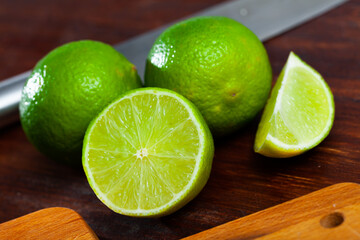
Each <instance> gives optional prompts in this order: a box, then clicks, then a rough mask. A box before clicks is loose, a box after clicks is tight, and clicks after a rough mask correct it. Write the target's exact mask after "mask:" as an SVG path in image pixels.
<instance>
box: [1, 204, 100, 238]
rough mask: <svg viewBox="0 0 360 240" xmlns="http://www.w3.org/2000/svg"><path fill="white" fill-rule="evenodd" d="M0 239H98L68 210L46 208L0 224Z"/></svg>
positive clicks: (79, 217)
mask: <svg viewBox="0 0 360 240" xmlns="http://www.w3.org/2000/svg"><path fill="white" fill-rule="evenodd" d="M0 239H11V240H17V239H19V240H20V239H21V240H32V239H37V240H42V239H48V240H50V239H77V240H95V239H98V238H97V237H96V235H95V234H94V232H93V231H92V230H91V228H90V227H89V226H88V225H87V223H86V222H85V221H84V219H83V218H82V217H81V216H80V215H79V214H78V213H76V212H75V211H73V210H71V209H68V208H60V207H54V208H46V209H42V210H39V211H37V212H33V213H30V214H27V215H25V216H22V217H19V218H16V219H13V220H11V221H8V222H5V223H2V224H0Z"/></svg>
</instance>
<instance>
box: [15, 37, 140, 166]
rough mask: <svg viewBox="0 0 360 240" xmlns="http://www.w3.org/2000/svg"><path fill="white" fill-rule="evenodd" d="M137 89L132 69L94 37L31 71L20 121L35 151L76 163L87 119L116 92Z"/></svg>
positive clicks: (66, 48)
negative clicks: (92, 39) (36, 149)
mask: <svg viewBox="0 0 360 240" xmlns="http://www.w3.org/2000/svg"><path fill="white" fill-rule="evenodd" d="M138 87H141V82H140V78H139V76H138V74H137V71H136V68H135V67H134V65H133V64H131V63H130V62H129V61H128V60H127V59H126V58H125V57H124V56H123V55H121V54H120V53H118V52H117V51H116V50H115V49H114V48H113V47H111V46H109V45H107V44H104V43H101V42H96V41H78V42H72V43H68V44H65V45H63V46H60V47H58V48H56V49H54V50H53V51H51V52H50V53H49V54H47V55H46V56H45V57H44V58H43V59H41V60H40V61H39V62H38V63H37V64H36V66H35V68H34V69H33V71H32V73H31V75H30V77H29V79H28V80H27V82H26V83H25V86H24V88H23V91H22V96H21V101H20V119H21V124H22V126H23V129H24V131H25V133H26V135H27V137H28V139H29V140H30V142H31V143H33V145H35V146H36V147H37V148H38V150H40V151H41V152H43V153H44V154H46V155H47V156H49V157H50V158H53V159H56V160H58V161H61V162H67V163H71V164H75V165H76V164H80V163H81V148H82V141H83V137H84V134H85V131H86V129H87V126H88V124H89V123H90V121H91V120H92V119H93V118H94V117H95V116H96V115H97V114H98V113H99V112H100V111H101V110H102V109H103V108H104V107H105V106H106V105H107V104H109V103H110V102H111V101H113V100H114V99H115V98H117V97H118V96H119V95H120V94H122V93H124V92H125V91H128V90H130V89H134V88H138Z"/></svg>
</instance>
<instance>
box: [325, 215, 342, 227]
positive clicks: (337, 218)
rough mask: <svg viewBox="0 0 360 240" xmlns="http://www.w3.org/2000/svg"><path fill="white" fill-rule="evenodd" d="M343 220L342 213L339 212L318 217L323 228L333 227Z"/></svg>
mask: <svg viewBox="0 0 360 240" xmlns="http://www.w3.org/2000/svg"><path fill="white" fill-rule="evenodd" d="M343 222H344V215H343V214H342V213H340V212H333V213H330V214H329V215H326V216H324V217H322V218H321V219H320V224H321V226H323V227H324V228H334V227H337V226H339V225H341V224H342V223H343Z"/></svg>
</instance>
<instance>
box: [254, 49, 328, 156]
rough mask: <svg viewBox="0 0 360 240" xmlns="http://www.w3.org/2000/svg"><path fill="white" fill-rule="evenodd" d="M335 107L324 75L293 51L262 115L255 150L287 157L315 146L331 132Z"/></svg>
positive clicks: (263, 153)
mask: <svg viewBox="0 0 360 240" xmlns="http://www.w3.org/2000/svg"><path fill="white" fill-rule="evenodd" d="M334 108H335V107H334V99H333V95H332V93H331V90H330V88H329V86H328V85H327V84H326V82H325V81H324V79H323V78H322V77H321V75H320V74H319V73H318V72H317V71H315V70H314V69H313V68H312V67H310V66H309V65H308V64H306V63H305V62H303V61H302V60H301V59H300V58H299V57H298V56H297V55H295V54H294V53H292V52H291V53H290V56H289V58H288V60H287V62H286V64H285V66H284V68H283V70H282V71H281V74H280V76H279V78H278V80H277V82H276V84H275V86H274V88H273V90H272V92H271V96H270V98H269V99H268V102H267V104H266V106H265V110H264V112H263V115H262V117H261V121H260V124H259V127H258V130H257V133H256V138H255V145H254V150H255V152H258V153H260V154H262V155H265V156H268V157H275V158H285V157H292V156H296V155H299V154H301V153H303V152H305V151H307V150H309V149H311V148H313V147H315V146H316V145H318V144H319V143H320V142H321V141H322V140H323V139H324V138H325V137H326V136H327V135H328V134H329V132H330V129H331V127H332V125H333V122H334V114H335V109H334Z"/></svg>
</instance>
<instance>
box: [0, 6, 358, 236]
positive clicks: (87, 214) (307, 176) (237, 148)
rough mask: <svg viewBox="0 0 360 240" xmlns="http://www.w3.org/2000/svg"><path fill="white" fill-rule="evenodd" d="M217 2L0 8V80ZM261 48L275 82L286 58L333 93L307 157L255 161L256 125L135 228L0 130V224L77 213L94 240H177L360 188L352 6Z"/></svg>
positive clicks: (78, 178) (220, 148)
mask: <svg viewBox="0 0 360 240" xmlns="http://www.w3.org/2000/svg"><path fill="white" fill-rule="evenodd" d="M218 2H221V0H198V1H192V0H186V1H181V3H180V1H176V0H155V1H146V0H134V1H126V0H121V1H120V0H109V1H96V0H92V1H86V0H81V1H72V0H65V1H64V0H61V1H60V0H58V1H47V0H35V1H27V0H2V1H1V2H0V66H1V67H0V79H4V78H7V77H10V76H12V75H15V74H18V73H21V72H23V71H25V70H29V69H31V68H32V67H33V66H34V65H35V63H36V62H37V61H38V60H39V59H40V58H41V57H42V56H43V55H45V54H46V53H47V52H48V51H50V50H51V49H53V48H55V47H57V46H58V45H60V44H63V43H66V42H69V41H73V40H79V39H95V40H100V41H104V42H107V43H110V44H115V43H118V42H120V41H122V40H126V39H128V38H130V37H132V36H135V35H137V34H140V33H143V32H145V31H147V30H150V29H153V28H156V27H158V26H161V25H163V24H166V23H169V22H171V21H174V20H176V19H178V18H181V17H184V16H186V15H189V14H191V13H194V12H197V11H199V10H201V9H204V8H206V7H209V6H212V5H214V4H216V3H218ZM265 47H266V49H267V50H268V53H269V56H270V60H271V63H272V67H273V73H274V79H276V77H277V76H278V74H279V72H280V70H281V68H282V67H283V65H284V63H285V61H286V59H287V56H288V54H289V52H290V51H294V52H295V53H297V54H298V55H300V57H302V58H303V60H305V61H306V62H308V63H309V64H310V65H312V66H313V67H314V68H315V69H317V70H318V71H319V72H320V73H322V75H323V76H324V78H325V79H326V81H327V82H328V83H329V85H330V87H331V89H332V91H333V93H334V97H335V105H336V116H335V123H334V126H333V129H332V131H331V132H330V135H329V136H328V137H327V138H326V139H325V141H324V142H323V143H321V144H320V145H319V146H318V147H316V148H315V149H313V150H311V151H309V152H308V153H306V154H304V155H301V156H299V157H295V158H291V159H284V160H280V159H269V158H265V157H262V156H260V155H257V154H255V153H254V152H253V150H252V147H253V142H254V137H255V132H256V127H257V124H258V121H259V118H257V119H256V120H255V121H254V122H253V123H252V124H250V125H249V126H248V127H246V128H245V129H244V130H242V131H239V132H236V133H234V134H233V135H232V136H230V137H228V138H226V139H222V140H221V141H216V144H215V147H216V151H215V158H214V163H213V170H212V173H211V176H210V179H209V182H208V184H207V185H206V187H205V188H204V190H203V191H202V192H201V193H200V194H199V196H198V197H196V198H195V199H194V200H193V201H191V202H190V203H189V204H187V205H186V206H185V207H184V208H182V209H181V210H179V211H178V212H176V213H174V214H172V215H170V216H167V217H163V218H160V219H137V218H130V217H125V216H121V215H119V214H116V213H113V212H112V211H110V210H109V209H108V208H107V207H105V206H104V205H103V204H102V203H101V202H100V201H99V200H98V199H97V198H96V196H95V195H94V193H93V192H92V190H91V189H90V187H89V185H88V183H87V181H86V178H85V175H84V173H83V171H82V170H81V169H72V168H70V167H68V166H64V165H61V164H58V163H56V162H53V161H51V160H50V159H48V158H46V157H45V156H43V155H42V154H40V153H39V152H37V151H36V150H35V148H34V147H33V146H32V145H31V144H30V143H29V142H28V141H27V139H26V137H25V135H24V133H23V131H22V129H21V126H20V124H19V123H14V124H12V125H10V126H8V127H6V128H5V129H1V130H0V222H4V221H7V220H10V219H13V218H16V217H19V216H21V215H24V214H27V213H30V212H32V211H36V210H39V209H42V208H46V207H53V206H62V207H69V208H72V209H74V210H76V211H77V212H79V213H80V214H81V215H82V216H83V217H84V219H85V220H86V221H87V222H88V223H89V225H90V226H91V227H92V228H93V229H94V231H95V233H96V234H97V235H98V236H99V237H100V239H176V238H180V237H185V236H188V235H191V234H194V233H197V232H199V231H202V230H205V229H208V228H211V227H214V226H217V225H219V224H222V223H225V222H228V221H230V220H233V219H236V218H239V217H242V216H246V215H248V214H251V213H254V212H257V211H259V210H262V209H265V208H268V207H270V206H274V205H276V204H279V203H282V202H285V201H287V200H290V199H293V198H296V197H299V196H301V195H304V194H307V193H309V192H312V191H315V190H318V189H320V188H323V187H325V186H328V185H331V184H334V183H338V182H348V181H351V182H360V1H358V0H352V1H349V2H348V3H346V4H344V5H342V6H340V7H338V8H336V9H334V10H332V11H330V12H328V13H326V14H324V15H322V16H320V17H318V18H316V19H315V20H312V21H310V22H308V23H306V24H303V25H301V26H300V27H298V28H296V29H293V30H291V31H289V32H287V33H285V34H283V35H281V36H278V37H276V38H273V39H271V40H269V41H267V42H265ZM284 217H286V216H284Z"/></svg>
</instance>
